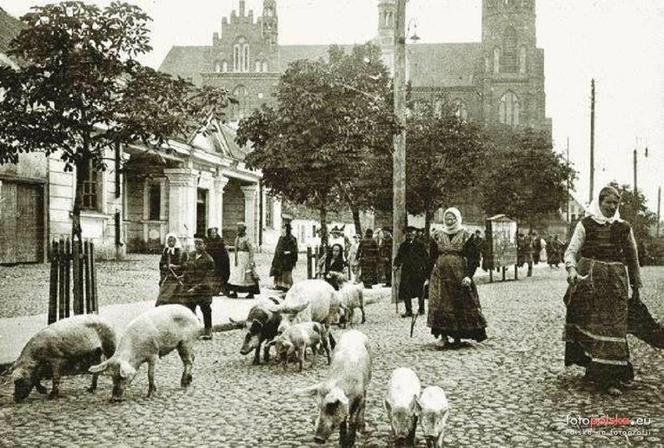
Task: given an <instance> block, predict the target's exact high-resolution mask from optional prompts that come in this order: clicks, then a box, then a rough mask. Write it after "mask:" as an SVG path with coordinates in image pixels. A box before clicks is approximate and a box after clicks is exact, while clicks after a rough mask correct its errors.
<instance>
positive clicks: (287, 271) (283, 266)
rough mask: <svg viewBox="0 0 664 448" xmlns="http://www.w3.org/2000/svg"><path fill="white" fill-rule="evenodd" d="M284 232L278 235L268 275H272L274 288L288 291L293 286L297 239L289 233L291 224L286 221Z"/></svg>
mask: <svg viewBox="0 0 664 448" xmlns="http://www.w3.org/2000/svg"><path fill="white" fill-rule="evenodd" d="M283 229H284V233H283V235H282V236H280V237H279V241H278V242H277V248H276V249H275V251H274V258H273V259H272V266H271V267H270V277H274V288H275V289H278V290H280V291H288V290H289V289H290V287H291V286H293V269H294V268H295V264H296V263H297V251H298V247H297V239H296V238H295V237H294V236H293V234H292V233H291V224H290V222H286V224H285V225H284V227H283Z"/></svg>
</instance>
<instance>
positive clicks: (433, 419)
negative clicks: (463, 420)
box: [417, 386, 450, 448]
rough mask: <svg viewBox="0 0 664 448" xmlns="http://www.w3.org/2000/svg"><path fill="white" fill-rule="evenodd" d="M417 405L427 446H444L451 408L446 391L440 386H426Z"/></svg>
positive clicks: (429, 447) (432, 447)
mask: <svg viewBox="0 0 664 448" xmlns="http://www.w3.org/2000/svg"><path fill="white" fill-rule="evenodd" d="M417 407H418V413H419V416H420V423H421V425H422V430H423V431H424V439H425V440H426V442H427V448H442V447H443V437H444V435H445V425H446V424H447V417H448V415H449V410H450V405H449V403H448V402H447V397H446V396H445V391H443V389H441V388H440V387H438V386H429V387H427V388H425V389H424V390H423V391H422V395H421V396H420V398H419V399H418V400H417Z"/></svg>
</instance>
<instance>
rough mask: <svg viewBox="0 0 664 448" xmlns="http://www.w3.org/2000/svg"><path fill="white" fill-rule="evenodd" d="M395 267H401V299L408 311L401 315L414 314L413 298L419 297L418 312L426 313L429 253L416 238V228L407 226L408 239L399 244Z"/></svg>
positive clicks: (408, 315)
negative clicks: (425, 299) (425, 284)
mask: <svg viewBox="0 0 664 448" xmlns="http://www.w3.org/2000/svg"><path fill="white" fill-rule="evenodd" d="M394 269H395V270H397V269H401V281H400V282H399V300H401V301H403V302H404V305H405V307H406V312H405V313H403V314H402V315H401V317H410V316H412V315H413V306H412V304H411V301H412V299H413V298H415V297H417V299H418V305H419V307H418V311H417V312H418V314H424V282H426V280H427V274H428V271H429V254H428V253H427V249H426V246H425V245H424V243H422V242H421V241H418V240H416V239H415V228H414V227H412V226H408V227H406V239H405V241H403V242H402V243H401V244H400V245H399V250H398V251H397V256H396V257H395V258H394Z"/></svg>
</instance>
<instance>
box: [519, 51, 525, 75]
mask: <svg viewBox="0 0 664 448" xmlns="http://www.w3.org/2000/svg"><path fill="white" fill-rule="evenodd" d="M526 69H527V67H526V47H521V48H520V49H519V73H526Z"/></svg>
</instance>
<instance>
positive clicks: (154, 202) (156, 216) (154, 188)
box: [148, 182, 161, 221]
mask: <svg viewBox="0 0 664 448" xmlns="http://www.w3.org/2000/svg"><path fill="white" fill-rule="evenodd" d="M148 219H149V220H150V221H159V220H160V219H161V184H160V183H154V182H151V183H150V184H149V185H148Z"/></svg>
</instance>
